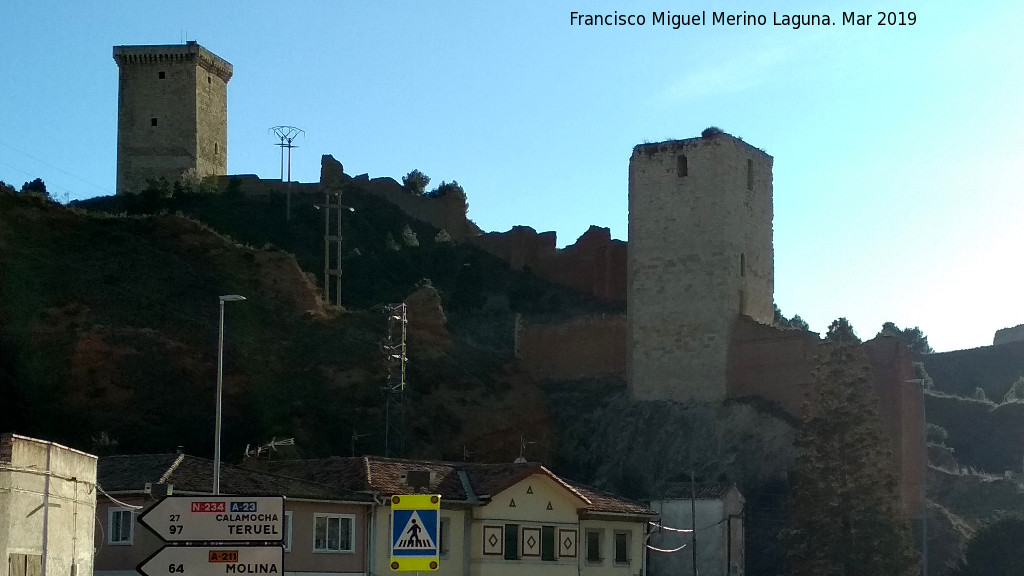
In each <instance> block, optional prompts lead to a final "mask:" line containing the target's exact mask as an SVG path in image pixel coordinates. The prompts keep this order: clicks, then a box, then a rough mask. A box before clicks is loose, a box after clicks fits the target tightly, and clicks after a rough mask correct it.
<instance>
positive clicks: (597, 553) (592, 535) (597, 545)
mask: <svg viewBox="0 0 1024 576" xmlns="http://www.w3.org/2000/svg"><path fill="white" fill-rule="evenodd" d="M602 559H603V558H602V557H601V531H600V530H587V562H594V563H597V564H600V563H601V560H602Z"/></svg>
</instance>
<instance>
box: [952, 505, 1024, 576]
mask: <svg viewBox="0 0 1024 576" xmlns="http://www.w3.org/2000/svg"><path fill="white" fill-rule="evenodd" d="M1021 542H1024V518H1022V517H1020V516H1008V517H1005V518H1000V519H998V520H996V521H994V522H991V523H989V524H986V525H984V526H982V527H981V529H980V530H978V531H977V532H976V533H975V534H974V537H972V538H971V539H970V540H969V541H968V542H967V549H966V550H965V551H964V560H963V563H962V564H961V565H960V566H958V567H957V569H956V570H954V571H953V576H1017V575H1018V574H1020V573H1021V566H1024V547H1021V545H1020V543H1021Z"/></svg>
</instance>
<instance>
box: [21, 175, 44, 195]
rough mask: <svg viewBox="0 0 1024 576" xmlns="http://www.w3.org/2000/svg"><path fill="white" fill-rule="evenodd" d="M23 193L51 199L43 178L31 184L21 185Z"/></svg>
mask: <svg viewBox="0 0 1024 576" xmlns="http://www.w3.org/2000/svg"><path fill="white" fill-rule="evenodd" d="M21 191H22V192H30V193H34V194H39V195H42V196H45V197H47V198H49V197H50V193H49V192H47V191H46V183H45V182H43V179H42V178H36V179H35V180H33V181H31V182H25V183H24V184H22V185H21Z"/></svg>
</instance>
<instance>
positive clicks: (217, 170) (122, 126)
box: [114, 41, 232, 194]
mask: <svg viewBox="0 0 1024 576" xmlns="http://www.w3.org/2000/svg"><path fill="white" fill-rule="evenodd" d="M114 60H115V61H116V62H117V67H118V69H119V72H120V80H119V83H118V96H117V192H118V193H119V194H123V193H126V192H133V193H138V192H141V191H142V190H144V189H145V188H146V182H147V180H149V179H159V178H166V179H167V181H168V182H175V181H178V180H180V179H181V176H182V174H183V173H184V172H186V171H190V170H194V171H195V173H196V174H197V175H198V176H199V177H205V176H210V175H214V174H217V175H220V174H227V167H228V81H229V80H231V73H232V67H231V64H229V63H228V62H226V61H225V60H223V59H221V58H219V57H218V56H217V55H215V54H214V53H212V52H210V51H209V50H207V49H206V48H203V47H202V46H200V45H199V44H197V43H196V42H194V41H189V42H186V43H185V44H172V45H167V46H115V47H114Z"/></svg>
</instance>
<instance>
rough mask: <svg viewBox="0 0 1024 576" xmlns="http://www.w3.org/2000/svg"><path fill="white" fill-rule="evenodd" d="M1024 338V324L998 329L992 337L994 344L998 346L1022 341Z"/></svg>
mask: <svg viewBox="0 0 1024 576" xmlns="http://www.w3.org/2000/svg"><path fill="white" fill-rule="evenodd" d="M1022 340H1024V324H1018V325H1017V326H1014V327H1012V328H1001V329H999V330H996V335H995V336H994V337H993V338H992V345H993V346H998V345H1000V344H1006V343H1007V342H1020V341H1022Z"/></svg>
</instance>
